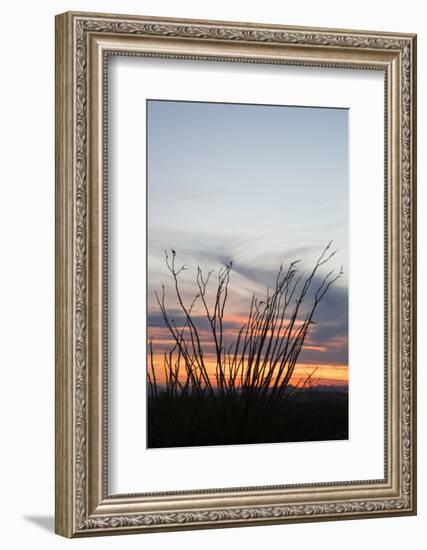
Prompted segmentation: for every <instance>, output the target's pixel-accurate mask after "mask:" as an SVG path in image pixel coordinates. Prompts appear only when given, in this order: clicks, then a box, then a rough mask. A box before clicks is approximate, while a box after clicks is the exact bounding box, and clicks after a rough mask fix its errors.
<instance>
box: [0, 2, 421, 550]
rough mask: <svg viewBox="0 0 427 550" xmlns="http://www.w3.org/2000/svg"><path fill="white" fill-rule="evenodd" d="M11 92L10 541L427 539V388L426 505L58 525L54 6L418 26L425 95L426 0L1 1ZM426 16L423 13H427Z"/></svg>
mask: <svg viewBox="0 0 427 550" xmlns="http://www.w3.org/2000/svg"><path fill="white" fill-rule="evenodd" d="M2 8H3V9H2V32H1V34H0V36H1V41H2V44H1V45H2V85H1V87H0V94H1V102H0V105H1V118H0V129H1V144H0V145H1V149H0V150H1V152H2V160H1V176H2V177H1V185H2V193H1V201H0V225H1V227H0V235H1V254H2V256H1V260H2V262H1V266H2V269H1V271H0V278H1V285H0V288H1V300H0V311H1V316H0V319H1V320H0V322H1V327H0V329H1V331H0V333H1V335H2V339H1V351H2V355H1V358H2V362H1V366H2V380H1V385H0V388H1V389H0V392H1V398H0V418H1V430H2V433H1V435H2V438H1V441H2V454H1V458H0V461H1V468H0V476H1V480H0V489H1V496H2V498H1V504H0V506H1V510H0V517H1V518H2V536H1V542H2V546H3V547H4V548H8V549H9V548H11V549H14V548H17V549H18V548H19V549H20V548H42V549H47V550H48V549H50V548H55V549H56V548H64V547H66V546H68V547H71V546H74V547H78V548H83V547H84V548H93V547H96V548H124V549H126V548H141V547H143V546H144V545H146V547H148V548H150V550H152V549H153V550H155V549H166V548H169V547H170V546H174V547H175V548H183V549H184V548H199V547H200V546H203V547H204V548H207V549H209V548H218V547H232V546H233V545H239V546H242V547H243V546H244V547H245V548H248V549H255V548H259V547H267V546H268V547H276V546H278V547H283V546H285V545H286V546H287V547H296V546H298V547H299V548H310V547H311V546H313V545H315V546H316V548H318V549H322V548H325V549H326V548H327V549H328V550H333V549H341V548H342V547H343V546H345V548H347V549H349V550H350V549H356V548H357V549H359V548H360V547H363V546H365V547H367V548H375V547H376V546H377V545H378V546H380V547H381V548H386V549H398V548H399V549H400V548H402V547H404V546H405V547H406V548H415V549H416V548H422V547H423V545H424V544H425V543H422V540H423V539H424V538H425V532H426V529H427V519H426V502H425V496H426V490H427V487H426V476H425V468H423V463H425V461H426V456H425V444H426V428H425V416H426V414H427V409H426V401H425V400H422V399H419V422H418V425H419V442H418V453H419V464H420V468H419V476H418V483H419V515H418V517H408V518H392V519H381V520H361V521H345V522H335V523H314V524H300V525H286V526H274V527H257V528H242V529H228V530H215V531H194V532H183V533H166V534H156V535H148V536H145V537H144V536H127V537H119V538H118V537H111V538H108V537H106V538H101V539H85V540H75V541H66V540H65V539H61V538H59V537H57V536H55V535H53V534H52V529H53V528H52V526H53V509H54V505H53V495H54V485H53V478H54V426H53V419H54V408H53V401H54V400H53V380H54V376H53V364H54V347H53V346H54V338H53V335H54V315H53V281H54V262H53V251H54V238H53V228H54V225H53V217H54V192H53V190H54V152H53V151H54V149H53V146H54V70H53V67H54V46H53V45H54V40H53V36H54V34H53V29H54V27H53V16H54V14H55V13H59V12H61V11H65V10H67V9H85V10H92V11H105V12H113V13H114V12H115V13H140V14H141V13H144V14H147V15H164V16H176V17H199V18H211V19H230V20H236V21H238V20H247V21H254V22H265V23H282V24H294V25H311V26H330V27H346V28H365V29H378V30H385V31H388V30H396V31H398V30H400V31H410V32H418V33H419V35H420V36H419V60H420V62H419V73H418V86H419V90H420V93H419V95H420V97H422V95H423V93H422V91H424V95H425V84H426V82H425V76H426V62H425V58H424V51H425V47H424V35H425V31H426V25H427V24H426V23H425V17H424V14H423V13H422V12H423V10H422V3H421V2H419V1H415V0H408V1H407V2H405V3H404V4H402V3H400V2H399V3H394V2H391V1H385V0H379V1H377V2H375V3H374V2H372V1H369V2H368V1H365V0H359V1H358V2H352V3H349V2H345V3H343V2H338V1H327V0H325V1H323V2H321V3H319V2H316V1H315V0H307V1H306V2H304V3H300V4H297V3H286V4H285V3H278V2H275V1H274V0H264V1H263V2H256V3H255V2H243V1H235V2H233V3H232V2H230V1H229V0H228V1H225V0H216V1H215V2H211V1H209V2H196V1H187V0H181V1H180V2H176V1H175V2H174V1H173V0H170V1H166V0H155V1H154V0H152V1H151V0H150V1H149V0H147V1H144V2H131V1H125V0H123V1H120V2H118V1H109V0H104V1H99V0H97V1H95V0H92V1H91V0H85V1H84V2H83V1H77V0H76V1H75V2H71V3H70V2H63V1H55V2H52V1H51V2H46V1H45V2H43V3H37V4H36V3H33V2H22V1H19V0H16V1H15V2H13V3H11V2H10V3H6V4H5V5H4V6H2ZM423 21H424V23H423ZM418 113H419V139H418V143H419V152H420V155H419V156H420V160H419V170H418V177H419V182H420V185H419V208H420V215H419V230H418V231H419V232H418V236H419V271H420V274H419V281H420V282H422V280H423V278H424V279H425V277H426V273H425V252H423V248H425V247H426V244H427V243H426V241H425V228H426V225H425V222H424V221H423V216H422V214H421V212H425V208H426V207H427V205H426V194H425V191H424V189H423V185H422V182H423V180H424V176H425V168H424V164H423V159H422V158H421V156H422V155H421V153H422V152H423V151H424V150H425V127H426V122H427V120H426V111H425V107H424V104H423V102H422V101H420V105H419V109H418ZM426 309H427V302H426V297H425V292H424V285H423V284H420V288H419V307H418V312H419V332H420V337H419V341H420V349H419V375H418V384H419V393H420V395H423V394H424V392H425V390H426V376H425V371H424V369H423V363H424V360H425V338H423V332H425V311H426Z"/></svg>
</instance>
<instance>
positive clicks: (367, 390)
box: [109, 57, 384, 494]
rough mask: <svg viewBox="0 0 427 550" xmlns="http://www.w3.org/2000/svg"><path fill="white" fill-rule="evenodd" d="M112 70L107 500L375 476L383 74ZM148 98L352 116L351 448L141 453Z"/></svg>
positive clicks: (135, 61) (141, 65) (126, 64)
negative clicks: (335, 110) (327, 110)
mask: <svg viewBox="0 0 427 550" xmlns="http://www.w3.org/2000/svg"><path fill="white" fill-rule="evenodd" d="M109 70H110V75H109V76H110V87H109V99H110V113H109V121H110V122H109V135H110V138H109V144H110V151H109V163H110V164H109V176H110V180H109V189H110V195H109V197H110V218H109V260H110V272H109V317H110V332H109V374H110V377H109V419H110V422H109V448H110V454H109V466H110V475H109V492H110V494H123V493H134V492H144V491H146V492H150V491H170V490H182V489H198V488H199V489H200V488H205V489H207V488H221V487H242V486H256V485H258V486H262V485H281V484H290V483H307V482H312V483H314V482H319V481H323V482H327V481H346V480H347V481H350V480H366V479H382V478H383V476H384V468H383V464H384V439H383V434H384V416H383V411H384V400H383V397H384V369H383V364H384V339H383V335H384V325H383V318H384V301H383V295H384V287H383V279H384V274H383V267H384V259H383V243H384V224H383V218H384V199H383V189H384V161H383V152H384V73H382V72H378V71H348V70H345V69H342V70H338V69H330V70H325V69H315V68H307V67H285V66H277V65H274V66H271V65H248V64H235V63H202V64H201V63H200V62H197V61H186V62H184V61H182V60H169V61H166V60H164V59H162V60H156V59H149V60H147V59H144V58H142V59H141V58H127V57H119V58H117V57H116V58H115V59H112V60H111V62H110V68H109ZM201 70H203V77H202V78H200V71H201ZM171 83H173V85H171ZM146 98H157V99H174V100H179V99H183V100H197V101H224V102H234V103H236V102H243V103H256V102H260V101H262V102H263V103H267V104H275V105H278V104H279V105H280V104H284V105H311V106H314V105H317V106H319V105H320V106H323V107H341V108H348V109H349V114H348V116H349V203H350V208H349V233H350V245H349V248H350V262H349V267H350V273H349V279H350V288H349V290H350V293H349V321H350V323H349V342H350V349H349V352H350V353H349V365H350V381H351V382H350V426H349V436H350V437H349V440H348V441H330V442H324V441H318V442H309V443H303V442H301V443H282V444H277V445H249V446H248V445H237V446H216V447H197V448H194V447H190V448H178V449H177V448H175V449H149V450H147V449H146V444H145V437H146V430H145V426H146V402H145V396H146V391H145V368H144V367H145V364H146V350H145V346H144V345H143V344H142V341H143V337H142V336H141V335H144V328H145V327H144V326H143V324H144V312H145V307H146V306H145V299H146V288H145V284H141V281H145V272H146V261H145V250H144V245H143V242H141V236H144V235H145V231H146V219H145V216H144V215H143V213H144V212H145V210H146V188H145V185H144V182H145V173H146V163H145V155H144V151H145V149H146V147H145V135H144V131H143V129H144V128H145V125H146V122H145V111H146V105H145V99H146ZM141 129H142V131H141ZM346 184H347V182H345V185H346ZM366 197H369V201H367V200H366ZM135 250H137V251H138V252H137V253H135ZM366 265H369V269H370V282H369V285H366V274H365V268H366ZM361 295H362V296H363V297H364V300H360V298H359V297H360V296H361ZM366 304H369V315H367V314H366ZM367 380H369V383H367ZM135 434H138V435H137V436H135ZM354 457H357V460H354ZM171 464H173V468H171V467H170V465H171ZM230 464H239V467H238V468H230V467H229V465H230ZM253 464H259V465H260V466H261V467H259V468H255V469H254V468H253ZM267 464H268V468H266V467H263V466H262V465H267ZM284 464H286V468H284ZM177 473H179V474H178V475H177Z"/></svg>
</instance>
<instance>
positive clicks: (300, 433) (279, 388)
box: [147, 100, 348, 448]
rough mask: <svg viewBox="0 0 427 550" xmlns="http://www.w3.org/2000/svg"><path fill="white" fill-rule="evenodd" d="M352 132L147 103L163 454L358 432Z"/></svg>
mask: <svg viewBox="0 0 427 550" xmlns="http://www.w3.org/2000/svg"><path fill="white" fill-rule="evenodd" d="M347 135H348V111H347V110H346V109H334V108H319V107H293V106H277V105H247V104H227V103H207V102H190V101H189V102H185V101H164V100H161V101H157V100H148V101H147V159H148V163H147V166H148V169H147V182H148V201H147V204H148V212H147V214H148V237H147V239H148V246H147V250H148V262H147V264H148V297H147V303H148V320H147V350H148V360H147V365H148V366H147V392H148V395H147V408H148V413H147V422H148V426H147V433H148V437H147V439H148V440H147V446H148V447H149V448H159V447H180V446H201V445H230V444H250V443H273V442H274V443H279V442H292V441H325V440H340V439H347V438H348V292H347V273H348V250H347V248H348V229H347V228H348V203H347V202H348V165H347V164H348V151H347V149H348V137H347Z"/></svg>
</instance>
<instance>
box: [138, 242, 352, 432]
mask: <svg viewBox="0 0 427 550" xmlns="http://www.w3.org/2000/svg"><path fill="white" fill-rule="evenodd" d="M335 252H336V251H331V243H329V244H328V245H327V246H326V248H325V249H324V250H323V252H322V254H321V255H320V257H319V258H318V260H317V261H316V263H315V265H314V267H313V269H312V270H311V272H309V273H308V274H306V275H304V274H303V273H299V271H298V269H297V267H296V266H297V264H298V263H299V260H298V261H294V262H292V263H290V264H289V266H288V267H287V269H284V268H283V266H280V268H279V271H278V274H277V277H276V280H275V284H274V287H273V289H272V290H269V289H267V292H266V295H265V297H264V298H263V299H262V300H259V299H258V298H257V297H256V296H255V295H253V297H252V300H251V303H250V308H249V314H248V318H247V321H246V322H245V323H244V324H243V325H242V326H241V328H240V330H239V331H238V334H237V336H236V337H235V339H234V340H233V341H232V342H229V341H226V339H225V334H224V315H225V310H226V304H227V298H228V290H229V283H230V273H231V271H232V267H233V264H232V262H229V263H228V264H226V265H225V266H223V267H222V268H221V269H220V270H219V272H218V274H217V281H216V286H215V289H214V292H213V300H212V304H211V305H210V304H209V300H208V286H209V283H210V282H211V281H212V279H213V275H214V271H209V272H208V273H206V274H204V273H203V271H202V270H201V268H200V267H198V268H197V276H196V281H195V282H196V285H197V292H196V293H195V295H194V298H193V299H192V300H191V302H190V303H189V304H186V303H185V302H184V299H183V293H182V291H181V286H180V275H181V273H182V272H183V271H184V270H185V269H186V268H185V266H180V267H177V265H176V252H175V251H174V250H172V251H171V255H169V254H168V252H166V251H165V261H166V266H167V268H168V271H169V272H170V274H171V278H172V281H173V287H174V293H175V295H176V298H177V301H178V304H179V307H180V309H181V312H182V314H183V316H184V323H183V325H182V326H177V324H176V323H175V321H174V320H173V319H172V317H171V315H170V314H169V312H168V308H167V306H166V293H165V287H164V286H163V287H162V292H161V293H160V294H159V293H157V292H156V293H155V295H156V299H157V303H158V305H159V308H160V311H161V314H162V317H163V320H164V323H165V326H166V327H167V329H168V331H169V333H170V335H171V336H172V339H173V342H174V344H173V346H171V347H170V349H168V350H167V351H165V352H164V353H163V372H164V378H165V383H164V384H159V382H158V377H157V376H156V370H157V368H156V365H155V355H154V352H153V343H152V341H150V342H149V367H148V369H147V379H148V387H149V426H150V421H151V419H150V415H152V416H155V415H156V414H161V415H162V416H163V417H164V418H162V422H168V418H169V421H170V422H171V421H172V417H171V415H173V421H174V422H175V423H176V424H177V425H179V427H180V430H181V431H182V433H183V434H185V430H187V431H188V432H189V433H191V430H192V418H193V423H194V418H195V415H197V420H198V425H199V426H200V425H202V424H203V426H205V430H206V431H207V432H209V434H210V435H209V437H208V438H207V439H208V440H212V441H217V442H221V441H224V440H227V441H229V442H243V441H249V440H251V437H252V436H253V435H254V434H260V433H262V432H263V431H265V430H268V427H269V425H270V424H271V422H272V419H275V417H276V416H277V415H283V414H285V412H284V411H286V406H287V405H289V404H290V403H292V401H293V400H295V398H296V397H297V396H298V394H299V392H301V390H302V389H303V388H304V387H305V386H306V385H307V384H308V383H309V382H310V381H311V379H312V377H313V375H314V373H315V370H316V369H313V371H312V372H311V373H310V374H309V375H308V376H307V377H306V378H305V379H301V380H299V381H298V382H297V383H295V382H293V383H292V384H291V380H292V376H293V374H294V371H295V367H296V365H297V361H298V357H299V355H300V353H301V350H302V348H303V345H304V341H305V338H306V336H307V334H308V332H309V330H310V327H311V325H312V324H314V320H313V319H314V314H315V312H316V310H317V308H318V306H319V304H320V302H321V300H322V299H323V297H324V296H325V294H326V293H327V291H328V290H329V288H330V287H331V285H332V284H333V283H334V282H335V281H336V280H337V279H338V278H339V277H340V276H341V275H342V274H343V271H342V268H341V269H340V270H339V271H338V272H337V271H335V270H330V271H329V272H328V273H326V275H324V276H323V277H319V276H318V271H319V269H320V268H321V267H322V266H324V265H325V264H326V263H327V262H329V261H330V259H331V258H332V257H333V256H334V255H335ZM313 287H315V288H313ZM307 302H310V303H309V304H308V305H307ZM303 303H304V305H305V308H302V304H303ZM196 304H197V305H198V306H199V307H201V308H202V310H203V312H204V317H205V320H206V321H207V325H208V327H209V332H210V335H211V338H212V342H213V344H214V356H215V371H214V373H213V374H212V375H211V376H210V375H209V372H208V364H207V355H208V354H207V352H206V350H205V349H204V340H203V338H202V336H201V334H200V327H199V326H198V322H197V318H196V317H197V316H196V315H195V314H194V313H193V312H194V308H195V306H196ZM303 309H304V312H303V311H302V310H303ZM160 368H161V367H160ZM168 415H169V416H168ZM201 419H202V424H201ZM153 429H154V428H153V426H152V427H151V428H150V427H149V438H150V432H151V435H154V434H153V433H152V432H153ZM156 429H160V428H159V427H157V428H156ZM183 437H184V439H185V435H184V436H183ZM192 437H193V438H194V439H195V440H196V439H197V437H199V438H200V434H199V435H197V434H193V436H192ZM209 438H210V439H209Z"/></svg>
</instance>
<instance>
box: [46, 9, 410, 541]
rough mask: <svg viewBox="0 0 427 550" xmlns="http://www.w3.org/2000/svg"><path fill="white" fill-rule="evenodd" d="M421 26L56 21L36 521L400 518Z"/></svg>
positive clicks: (158, 523) (64, 526) (173, 524)
mask: <svg viewBox="0 0 427 550" xmlns="http://www.w3.org/2000/svg"><path fill="white" fill-rule="evenodd" d="M415 88H416V37H415V35H411V34H401V33H384V32H367V31H350V30H332V29H310V28H303V27H283V26H269V25H257V24H249V23H236V22H232V23H231V22H218V21H195V20H177V19H164V18H152V17H137V16H124V15H108V14H89V13H65V14H62V15H59V16H57V18H56V161H57V162H56V236H57V239H56V532H57V533H59V534H60V535H63V536H66V537H79V536H90V535H106V534H120V533H121V534H124V533H134V532H141V533H142V532H149V531H162V530H178V529H199V528H200V529H201V528H209V527H212V528H213V527H231V526H249V525H261V524H273V523H288V522H301V521H321V520H335V519H336V520H338V519H352V518H368V517H383V516H398V515H410V514H415V513H416V460H415V459H416V431H415V428H416V425H415V411H416V407H415V397H416V391H415V388H416V387H415V383H416V380H415V375H416V372H415V359H416V357H415V351H416V340H415V315H416V311H415V310H416V300H415V292H416V271H415V269H416V257H415V254H416V232H415V206H416V196H415V175H416V174H415V171H416V165H415V161H416V159H415V152H416V141H415V121H416V103H415V101H416V94H415Z"/></svg>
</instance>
